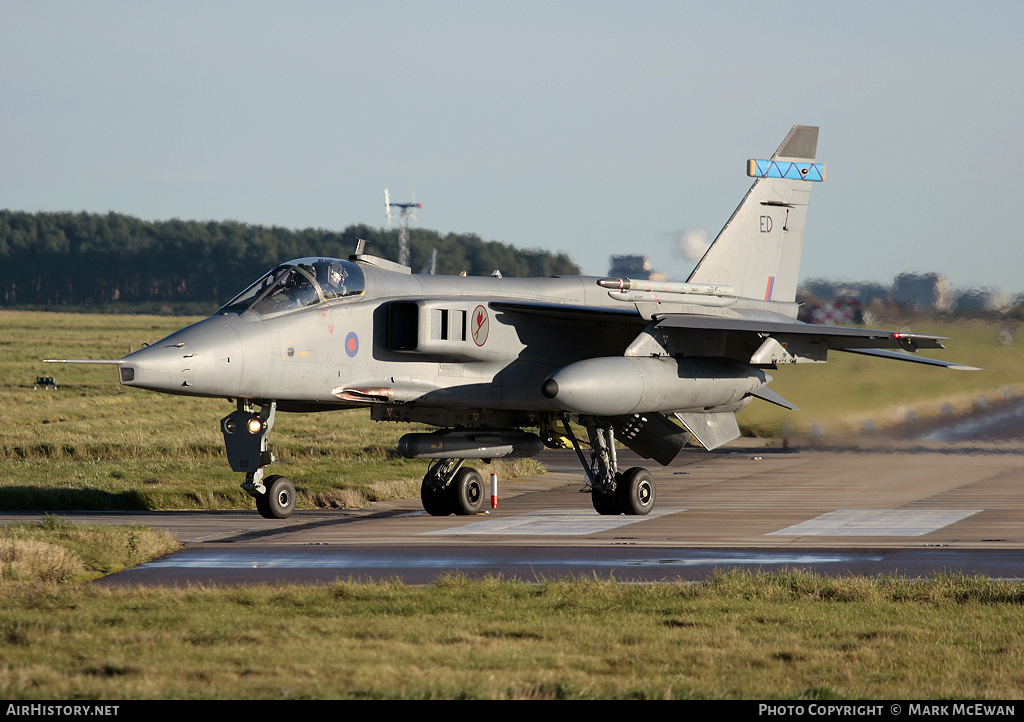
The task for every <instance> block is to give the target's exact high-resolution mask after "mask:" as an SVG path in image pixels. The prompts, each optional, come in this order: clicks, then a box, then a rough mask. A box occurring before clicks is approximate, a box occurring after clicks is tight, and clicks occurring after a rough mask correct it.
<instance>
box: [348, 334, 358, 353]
mask: <svg viewBox="0 0 1024 722" xmlns="http://www.w3.org/2000/svg"><path fill="white" fill-rule="evenodd" d="M345 353H347V354H348V355H349V357H350V358H355V355H356V354H357V353H359V337H358V336H356V332H355V331H351V332H349V334H348V336H346V337H345Z"/></svg>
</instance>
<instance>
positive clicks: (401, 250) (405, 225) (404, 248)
mask: <svg viewBox="0 0 1024 722" xmlns="http://www.w3.org/2000/svg"><path fill="white" fill-rule="evenodd" d="M422 207H423V204H422V203H415V202H413V203H392V202H391V195H390V194H389V193H388V189H387V188H385V189H384V212H385V213H386V214H387V217H388V228H390V227H391V209H392V208H397V209H399V211H400V213H401V216H402V228H401V230H399V232H398V262H399V263H401V264H402V265H403V266H408V265H409V221H410V220H415V219H416V209H417V208H422Z"/></svg>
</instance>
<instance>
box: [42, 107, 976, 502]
mask: <svg viewBox="0 0 1024 722" xmlns="http://www.w3.org/2000/svg"><path fill="white" fill-rule="evenodd" d="M817 140H818V128H816V127H812V126H794V127H793V129H792V130H791V131H790V132H789V134H788V135H787V136H786V138H785V140H784V141H783V142H782V145H781V146H780V147H779V149H778V150H777V151H776V153H775V154H774V155H773V156H772V157H771V158H770V159H768V160H751V161H748V163H747V173H748V175H750V176H752V177H753V178H754V181H753V184H752V185H751V187H750V190H749V191H748V192H747V194H746V196H745V197H744V198H743V200H742V202H741V203H740V205H739V207H738V208H737V209H736V210H735V212H734V213H733V215H732V217H731V218H730V219H729V221H728V223H726V224H725V227H724V228H723V229H722V231H721V232H720V233H719V235H718V237H717V238H716V239H715V241H714V243H713V244H712V245H711V246H710V248H709V249H708V251H707V252H706V254H705V255H704V257H703V258H702V259H701V260H700V262H699V263H698V264H697V265H696V267H695V268H694V270H693V272H692V273H691V274H690V277H689V278H688V279H687V280H686V282H651V281H647V280H633V279H623V278H598V277H582V276H580V277H553V278H529V279H518V278H500V277H466V276H434V275H414V274H412V273H411V271H410V269H409V268H407V267H405V266H401V265H398V264H396V263H393V262H391V261H387V260H384V259H381V258H376V257H373V256H369V255H366V254H364V253H363V248H362V244H360V247H359V248H357V249H356V252H355V253H354V254H353V255H352V256H350V257H349V258H347V259H337V258H302V259H299V260H294V261H290V262H288V263H284V264H282V265H280V266H278V267H277V268H275V269H273V270H272V271H270V272H269V273H268V274H266V275H265V276H264V277H263V278H260V279H259V280H258V281H256V282H255V283H253V284H252V285H251V286H249V287H248V288H246V289H245V290H244V291H242V293H240V294H239V295H238V296H236V297H235V298H233V299H231V300H230V301H229V302H228V303H227V304H225V305H224V307H223V308H221V309H220V310H219V311H218V312H217V313H216V314H214V315H213V316H211V317H210V318H207V319H205V320H203V321H200V322H198V323H196V324H193V325H191V326H188V327H187V328H184V329H182V330H180V331H177V332H176V333H173V334H171V335H170V336H168V337H167V338H165V339H163V340H161V341H159V342H157V343H154V344H152V345H151V346H148V347H146V348H143V349H141V350H139V351H135V352H134V353H130V354H128V355H127V356H125V357H124V358H121V359H106V360H84V359H79V360H63V361H64V362H67V363H107V364H114V365H116V366H117V367H118V372H119V374H120V382H121V383H122V384H123V385H125V386H133V387H137V388H141V389H149V390H152V391H159V392H163V393H169V394H184V395H189V396H205V397H211V398H213V397H215V398H225V397H226V398H228V399H230V400H232V401H233V402H234V403H235V404H236V409H235V410H234V411H233V412H232V413H230V414H228V415H227V416H226V417H224V418H223V419H222V420H221V431H222V432H223V436H224V442H225V446H226V449H227V456H228V461H229V463H230V465H231V468H232V470H234V471H236V472H239V473H244V474H245V481H244V483H243V484H242V487H243V488H244V489H245V490H246V491H247V492H248V493H249V494H250V495H251V496H253V498H254V499H255V500H256V508H257V509H258V510H259V512H260V514H262V515H263V516H265V517H268V518H285V517H287V516H289V515H290V514H291V513H292V511H293V509H294V507H295V487H294V485H293V483H292V482H291V481H290V480H289V479H287V478H286V477H284V476H280V475H276V474H269V475H268V474H266V470H267V467H268V466H269V465H270V464H271V463H272V462H273V460H274V457H273V454H272V453H271V452H270V450H269V448H268V443H267V436H268V434H269V433H270V431H271V428H272V427H273V425H274V417H275V414H276V413H278V412H309V411H324V410H331V409H343V408H352V407H368V408H369V410H370V415H371V417H372V418H373V419H374V420H377V421H402V422H418V423H425V424H428V425H431V426H434V427H437V430H436V431H434V432H431V433H410V434H406V435H405V436H403V437H402V438H401V439H400V440H399V443H398V448H399V452H400V453H401V454H402V455H403V456H405V457H409V458H422V459H430V460H433V462H432V463H431V464H430V465H429V467H428V471H427V473H426V475H425V476H424V478H423V483H422V487H421V500H422V503H423V507H424V509H425V510H426V511H427V512H428V513H430V514H433V515H447V514H453V513H454V514H474V513H477V512H478V511H480V510H481V509H482V506H483V503H484V499H485V496H486V493H485V485H484V482H483V479H482V477H481V474H480V473H479V472H478V471H476V470H475V469H473V468H470V467H468V466H464V462H465V460H467V459H481V460H491V459H498V458H516V457H529V456H534V455H536V454H538V453H539V452H540V451H541V450H542V449H543V448H544V447H545V446H549V447H571V448H573V449H575V451H576V453H577V455H578V456H579V459H580V463H581V464H582V466H583V469H584V471H585V475H586V480H587V484H588V486H589V487H590V491H591V494H590V496H591V499H592V503H593V506H594V509H595V510H596V511H597V512H598V513H600V514H647V513H648V512H649V511H650V510H651V509H652V508H653V507H654V504H655V498H656V491H655V483H654V478H653V476H652V475H651V473H650V472H649V471H648V470H646V469H644V468H640V467H635V468H630V469H626V470H621V469H619V466H618V463H617V459H616V451H615V449H616V442H619V443H621V444H623V445H625V446H626V447H628V448H630V449H632V450H633V451H635V452H636V453H638V454H639V455H640V456H642V457H644V458H647V459H652V460H653V461H655V462H657V463H658V464H662V465H667V464H669V463H670V462H671V461H672V460H673V459H674V458H675V456H676V455H677V454H678V453H679V451H680V450H681V449H682V447H683V446H684V444H685V443H686V442H687V441H688V439H689V435H690V434H692V436H693V437H694V438H695V439H696V440H697V441H698V442H699V443H700V444H701V445H702V446H704V447H705V448H707V449H714V448H717V447H719V446H721V445H723V444H725V443H727V442H729V441H731V440H733V439H735V438H737V437H738V436H739V434H740V431H739V427H738V424H737V422H736V416H735V413H736V411H738V410H740V409H742V408H743V407H744V406H746V405H747V404H749V403H750V402H751V401H752V400H753V399H761V400H762V401H766V402H771V403H774V404H779V405H781V406H783V407H786V408H789V409H795V408H796V407H795V406H793V405H792V404H791V403H789V402H788V401H786V400H785V399H783V398H782V397H781V396H780V395H778V394H777V393H775V392H774V391H772V390H771V389H770V388H769V387H768V384H769V383H770V382H771V380H772V377H771V376H770V375H769V374H768V373H767V371H768V370H771V369H773V368H776V367H777V366H778V365H779V364H792V363H817V362H824V361H825V360H826V357H827V354H828V352H829V351H830V350H837V351H846V352H852V353H860V354H869V355H872V356H880V357H885V358H891V359H900V360H905V361H915V362H919V363H925V364H932V365H936V366H944V367H950V368H959V369H965V368H969V367H965V366H960V365H958V364H955V363H948V362H944V361H938V360H935V359H929V358H922V357H919V356H915V355H913V353H912V352H915V351H917V350H918V349H936V348H942V346H941V344H940V343H939V341H940V337H936V336H924V335H918V334H910V333H899V332H889V331H874V330H868V329H862V328H847V327H835V326H819V325H811V324H806V323H801V322H799V321H797V320H796V317H797V309H798V304H797V303H796V290H797V274H798V271H799V264H800V254H801V248H802V245H803V236H804V225H805V221H806V218H807V206H808V196H809V192H810V188H811V185H812V183H814V182H820V181H823V180H824V178H825V167H824V166H823V165H822V164H820V163H816V162H815V152H816V149H817ZM906 352H911V353H906ZM49 361H54V362H61V360H56V359H49ZM573 423H575V424H576V427H575V428H581V429H585V430H586V435H587V439H586V440H580V439H578V438H577V436H576V432H575V431H574V427H573V426H572V424H573ZM584 445H586V446H588V447H589V455H588V454H587V453H586V452H585V451H584V448H583V446H584Z"/></svg>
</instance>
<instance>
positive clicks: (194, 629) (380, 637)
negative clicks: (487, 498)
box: [0, 519, 1024, 700]
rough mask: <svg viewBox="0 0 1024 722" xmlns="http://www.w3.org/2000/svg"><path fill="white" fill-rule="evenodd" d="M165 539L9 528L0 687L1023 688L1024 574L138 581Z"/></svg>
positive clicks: (419, 692)
mask: <svg viewBox="0 0 1024 722" xmlns="http://www.w3.org/2000/svg"><path fill="white" fill-rule="evenodd" d="M170 548H173V542H170V541H169V540H168V539H167V538H166V537H165V536H163V535H161V534H158V533H156V532H152V531H147V530H143V529H130V528H124V527H77V526H75V525H72V524H70V523H68V522H64V521H59V520H53V519H50V520H46V521H44V522H43V523H41V524H25V525H14V526H10V527H5V528H2V529H0V697H2V698H3V699H7V700H17V699H32V700H72V699H74V700H86V699H100V700H131V699H764V700H778V699H804V700H830V699H876V700H877V699H881V700H886V699H913V700H926V699H946V700H949V699H971V700H981V699H994V700H1011V699H1019V698H1020V697H1021V695H1022V693H1024V671H1022V670H1024V615H1022V614H1021V611H1022V607H1024V585H1022V584H1019V583H1001V582H992V581H987V580H981V579H972V578H967V577H960V576H948V577H946V576H944V577H936V578H934V579H929V580H923V581H908V580H901V579H896V578H888V577H886V578H878V579H862V578H835V579H831V578H826V577H817V576H813V575H810V574H807V573H804V572H801V571H797V570H793V571H786V572H779V573H773V574H761V573H748V572H742V571H734V572H728V573H722V574H718V575H716V576H714V577H712V578H711V579H710V580H708V581H706V582H704V583H702V584H699V585H693V584H685V583H678V584H652V585H635V584H630V585H620V584H617V583H615V582H613V581H597V580H592V579H570V580H549V581H541V582H539V583H525V582H519V581H515V580H498V579H487V580H481V581H473V582H470V581H467V580H465V579H463V578H460V577H450V578H446V579H442V580H441V581H440V582H438V583H436V584H434V585H432V586H426V587H411V586H406V585H402V584H397V583H376V584H362V583H360V584H356V583H347V582H339V583H334V584H330V585H323V586H295V585H281V586H270V585H256V586H245V587H225V588H202V587H191V588H187V589H154V588H142V589H125V588H117V587H112V588H105V587H100V586H96V585H83V584H81V583H80V580H82V579H88V578H91V577H93V576H95V575H96V574H99V573H103V572H105V571H110V570H113V569H117V568H119V567H120V566H122V565H125V564H129V563H135V562H137V561H138V560H140V559H141V558H144V557H145V556H148V555H154V554H159V553H162V552H163V551H166V550H168V549H170Z"/></svg>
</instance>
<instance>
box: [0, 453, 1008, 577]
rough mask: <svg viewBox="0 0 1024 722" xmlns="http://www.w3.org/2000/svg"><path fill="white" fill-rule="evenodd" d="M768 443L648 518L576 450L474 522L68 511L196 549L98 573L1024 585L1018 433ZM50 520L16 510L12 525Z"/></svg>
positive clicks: (368, 512)
mask: <svg viewBox="0 0 1024 722" xmlns="http://www.w3.org/2000/svg"><path fill="white" fill-rule="evenodd" d="M759 443H760V442H751V441H745V440H740V441H738V442H736V443H735V444H733V445H730V446H728V447H726V448H725V449H724V450H721V451H716V452H706V451H702V450H696V449H695V450H685V451H684V452H683V453H681V454H680V456H679V458H678V459H677V460H676V462H675V463H673V464H672V465H671V466H669V467H665V468H660V467H657V466H656V465H652V466H651V467H650V468H651V470H652V472H653V473H654V475H655V478H656V481H657V494H658V497H657V505H656V509H655V512H653V513H652V514H651V515H649V516H647V517H626V516H618V517H607V516H599V515H598V514H597V513H596V512H594V511H593V508H592V506H591V502H590V499H589V496H588V495H587V494H586V493H583V491H584V485H583V481H582V479H583V476H582V471H581V470H580V469H579V467H578V462H577V460H576V458H575V456H574V455H573V454H571V453H568V452H545V453H544V455H543V457H542V460H543V461H544V462H545V464H546V465H547V466H548V468H549V470H550V473H548V474H545V475H542V476H539V477H534V478H531V479H525V480H516V481H506V480H501V479H499V500H498V505H497V508H496V509H490V510H489V511H488V513H486V514H481V515H478V516H473V517H455V516H450V517H430V516H427V515H426V514H424V513H422V511H421V509H420V505H419V500H418V499H412V500H407V501H401V502H389V503H380V504H375V505H372V506H371V507H368V508H365V509H359V510H321V511H300V512H297V513H296V514H294V515H293V516H292V517H291V518H289V519H286V520H266V519H263V518H261V517H259V515H258V514H256V512H255V511H252V512H156V513H74V514H62V516H67V517H70V518H72V519H74V520H76V521H83V522H89V523H112V524H127V523H132V524H138V523H141V524H146V525H149V526H152V527H154V528H160V529H166V530H168V531H169V532H170V533H172V534H173V535H174V536H175V537H176V538H177V539H179V540H180V541H181V542H183V543H184V545H185V549H184V550H183V551H181V552H178V553H175V554H171V555H169V556H167V557H165V558H163V559H159V560H156V561H154V562H151V563H149V564H144V565H142V566H140V567H137V568H134V569H130V570H127V571H125V572H122V573H119V574H114V575H111V576H109V577H107V578H105V579H104V580H102V581H101V582H98V583H101V584H118V585H122V584H125V585H135V584H175V585H184V584H203V585H209V584H250V583H264V582H266V583H273V582H282V581H287V582H303V583H309V582H317V583H327V582H331V581H334V580H337V579H354V580H371V579H373V580H401V581H404V582H407V583H411V584H424V583H430V582H432V581H434V580H436V579H437V578H438V577H440V576H441V575H444V574H452V573H454V574H462V575H465V576H467V577H471V578H472V577H479V576H503V577H506V578H516V579H522V580H527V581H535V580H546V579H553V578H561V577H566V576H587V577H590V576H598V577H602V578H604V577H611V578H614V579H617V580H620V581H623V582H650V581H675V580H699V579H702V578H705V577H706V576H707V575H709V574H710V573H712V572H713V571H714V570H716V569H723V568H728V567H736V566H741V567H744V568H749V569H780V568H792V567H796V568H802V569H811V570H814V571H816V572H819V573H822V574H831V575H842V574H868V575H874V574H893V575H899V576H905V577H910V578H917V577H922V576H928V575H931V574H935V573H940V572H954V573H955V572H963V573H967V574H982V575H986V576H989V577H993V578H998V579H1024V443H1022V442H1021V441H1020V440H1017V439H1011V440H1009V441H1006V440H1002V441H999V442H982V441H961V442H957V443H936V442H934V441H905V442H902V443H900V444H899V446H898V447H897V446H891V445H888V444H882V443H878V444H874V445H873V444H871V443H862V444H861V446H859V447H846V448H833V447H816V448H810V447H804V448H779V447H777V446H776V447H764V446H759V445H758V444H759ZM634 464H636V465H639V464H640V461H639V459H636V458H635V457H632V458H631V457H630V455H629V454H628V453H624V454H620V465H622V466H629V465H634ZM479 468H481V470H482V471H484V472H486V467H485V466H484V465H481V466H480V467H479ZM298 481H299V482H300V488H301V480H298ZM39 516H40V514H31V513H18V514H12V513H5V514H0V523H8V522H11V521H20V520H24V519H26V518H38V517H39Z"/></svg>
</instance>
